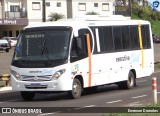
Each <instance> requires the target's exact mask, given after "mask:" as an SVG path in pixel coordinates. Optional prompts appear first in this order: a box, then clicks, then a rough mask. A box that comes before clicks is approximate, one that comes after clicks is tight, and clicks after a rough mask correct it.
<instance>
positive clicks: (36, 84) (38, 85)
mask: <svg viewBox="0 0 160 116" xmlns="http://www.w3.org/2000/svg"><path fill="white" fill-rule="evenodd" d="M30 86H32V87H40V86H41V84H40V83H31V84H30Z"/></svg>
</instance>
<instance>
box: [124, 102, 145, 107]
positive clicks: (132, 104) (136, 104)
mask: <svg viewBox="0 0 160 116" xmlns="http://www.w3.org/2000/svg"><path fill="white" fill-rule="evenodd" d="M141 105H142V104H140V102H132V103H129V104H128V105H126V106H141Z"/></svg>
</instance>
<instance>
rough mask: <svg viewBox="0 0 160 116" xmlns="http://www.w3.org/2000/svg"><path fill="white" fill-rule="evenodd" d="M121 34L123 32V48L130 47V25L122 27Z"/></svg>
mask: <svg viewBox="0 0 160 116" xmlns="http://www.w3.org/2000/svg"><path fill="white" fill-rule="evenodd" d="M121 34H122V43H123V44H122V45H123V49H130V36H129V27H128V26H124V27H121Z"/></svg>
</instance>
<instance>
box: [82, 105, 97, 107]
mask: <svg viewBox="0 0 160 116" xmlns="http://www.w3.org/2000/svg"><path fill="white" fill-rule="evenodd" d="M95 106H96V105H89V106H84V107H85V108H89V107H95Z"/></svg>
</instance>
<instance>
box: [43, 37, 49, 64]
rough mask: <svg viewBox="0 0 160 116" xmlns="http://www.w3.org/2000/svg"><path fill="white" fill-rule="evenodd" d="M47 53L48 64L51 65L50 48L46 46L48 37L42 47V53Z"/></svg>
mask: <svg viewBox="0 0 160 116" xmlns="http://www.w3.org/2000/svg"><path fill="white" fill-rule="evenodd" d="M44 53H46V56H47V59H48V64H49V65H51V59H50V57H49V52H48V48H47V47H46V38H44V43H43V48H42V54H41V55H43V54H44Z"/></svg>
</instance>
